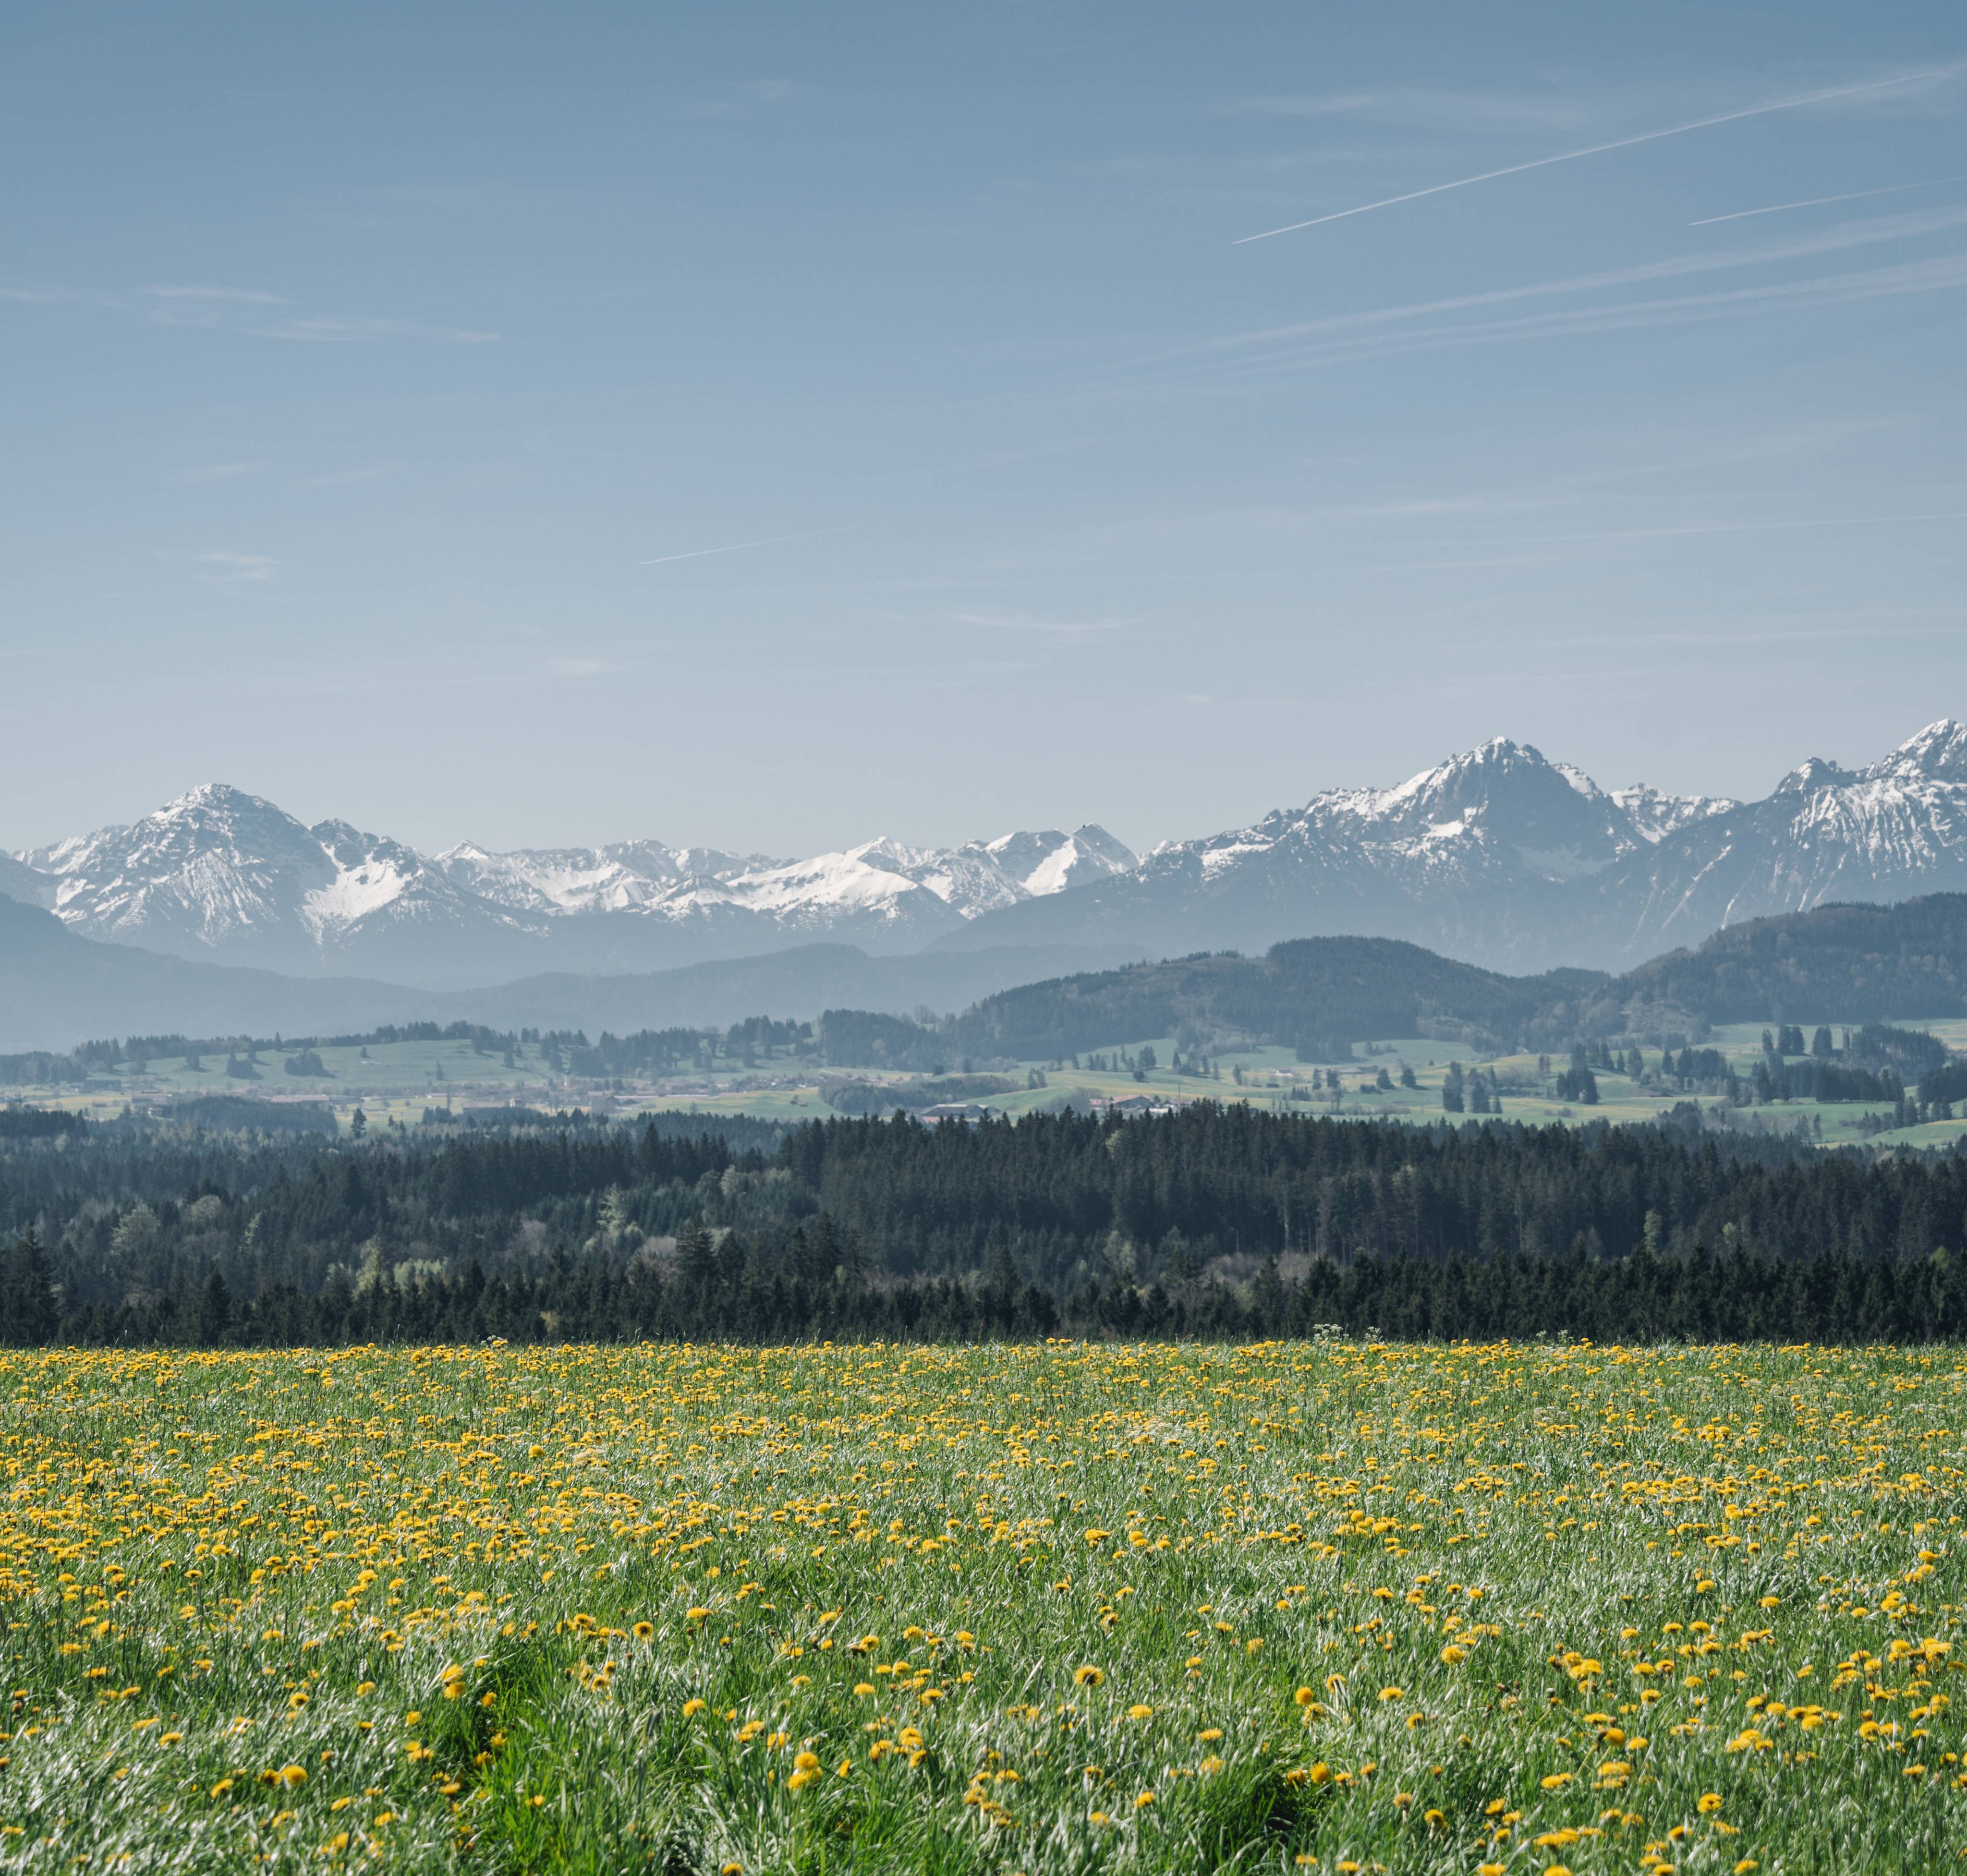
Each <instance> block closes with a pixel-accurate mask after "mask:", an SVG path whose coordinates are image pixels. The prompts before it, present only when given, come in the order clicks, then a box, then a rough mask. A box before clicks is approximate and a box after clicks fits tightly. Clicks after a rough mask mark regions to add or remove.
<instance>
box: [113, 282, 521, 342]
mask: <svg viewBox="0 0 1967 1876" xmlns="http://www.w3.org/2000/svg"><path fill="white" fill-rule="evenodd" d="M147 292H148V294H149V295H151V296H153V297H154V298H155V299H157V300H158V301H159V302H160V303H159V304H158V305H157V307H156V308H155V309H154V311H153V313H152V315H151V317H152V318H153V319H154V320H155V321H157V324H159V325H170V326H197V327H200V328H204V329H205V330H208V331H225V332H236V333H238V334H241V335H242V336H243V337H247V338H254V339H290V340H296V341H301V342H302V343H305V344H315V345H357V344H374V343H376V341H379V340H385V339H428V340H434V341H439V342H440V343H443V344H451V345H488V344H491V343H493V341H495V340H496V339H497V337H499V335H498V334H497V333H496V332H483V331H477V330H476V329H474V328H471V327H468V326H440V325H429V324H428V323H426V322H425V321H423V320H421V319H386V318H342V317H339V316H337V315H332V314H327V313H292V314H286V313H281V314H276V313H274V312H271V311H270V310H269V309H270V308H274V307H278V306H281V305H284V304H285V303H286V302H283V300H282V299H280V298H279V295H277V294H273V293H255V292H234V291H221V290H219V289H202V288H201V289H191V288H178V289H166V288H158V287H152V288H150V289H147Z"/></svg>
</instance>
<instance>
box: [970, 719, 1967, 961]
mask: <svg viewBox="0 0 1967 1876" xmlns="http://www.w3.org/2000/svg"><path fill="white" fill-rule="evenodd" d="M1959 890H1967V728H1963V727H1962V725H1960V724H1958V723H1956V722H1953V721H1952V720H1951V719H1948V720H1946V721H1943V722H1939V723H1936V724H1933V725H1931V726H1930V727H1929V728H1926V729H1923V730H1922V731H1920V732H1919V734H1918V735H1916V736H1914V737H1912V738H1910V739H1909V740H1908V741H1906V742H1904V743H1902V744H1901V745H1900V746H1899V747H1898V748H1896V749H1894V750H1893V751H1891V753H1890V754H1888V755H1886V756H1885V757H1881V759H1880V760H1878V761H1876V762H1874V763H1872V764H1870V765H1869V766H1868V767H1865V768H1863V769H1860V770H1856V771H1852V770H1845V769H1842V768H1839V767H1838V766H1837V765H1836V764H1834V763H1830V762H1827V761H1823V760H1820V759H1817V758H1813V759H1812V760H1810V761H1808V762H1806V763H1804V764H1802V765H1801V767H1798V768H1797V769H1795V770H1792V771H1791V773H1790V774H1789V775H1788V776H1786V777H1784V779H1783V780H1782V781H1781V783H1780V784H1779V785H1778V786H1777V788H1776V789H1775V791H1774V792H1773V793H1771V794H1770V795H1769V796H1767V797H1766V798H1765V799H1763V800H1761V801H1757V802H1737V801H1730V800H1723V799H1710V798H1707V797H1704V796H1684V795H1671V794H1666V793H1662V792H1661V791H1660V790H1659V789H1655V788H1652V787H1649V786H1633V787H1631V788H1623V789H1617V790H1613V791H1610V792H1608V791H1607V790H1605V789H1601V788H1600V787H1599V786H1598V785H1597V783H1595V782H1594V781H1593V780H1591V778H1590V777H1588V776H1587V775H1585V774H1584V773H1583V772H1582V771H1581V770H1578V769H1576V768H1574V767H1571V765H1570V764H1566V763H1554V762H1551V761H1549V760H1546V758H1545V757H1544V756H1543V755H1542V754H1540V753H1539V751H1537V750H1536V749H1533V748H1531V747H1528V746H1527V745H1525V744H1518V743H1514V742H1511V741H1508V740H1507V739H1505V738H1497V739H1496V740H1494V741H1490V742H1487V743H1484V744H1482V745H1481V747H1479V748H1477V749H1473V750H1471V751H1468V753H1467V754H1464V755H1459V756H1455V757H1451V758H1450V759H1449V760H1447V761H1445V762H1444V763H1442V764H1440V765H1439V767H1435V768H1432V769H1429V770H1424V771H1423V773H1420V774H1419V775H1416V776H1414V777H1412V778H1411V779H1410V780H1407V781H1405V782H1403V783H1400V785H1399V786H1397V787H1394V788H1387V789H1333V790H1330V791H1329V792H1327V793H1324V794H1321V795H1317V796H1313V799H1311V800H1310V802H1307V803H1306V805H1305V806H1303V808H1300V809H1288V810H1281V811H1279V812H1276V813H1274V814H1271V815H1267V816H1266V817H1265V819H1263V820H1261V821H1260V822H1258V823H1256V825H1254V826H1252V827H1248V828H1238V829H1235V830H1233V831H1229V832H1227V833H1223V834H1217V835H1210V836H1208V837H1207V838H1203V839H1201V840H1193V841H1179V842H1175V843H1173V844H1169V845H1167V846H1164V847H1160V848H1156V849H1155V851H1153V852H1152V853H1151V854H1148V857H1146V858H1145V860H1144V861H1142V864H1140V866H1139V867H1137V868H1135V870H1132V872H1129V873H1123V874H1118V875H1116V876H1115V877H1112V878H1110V879H1107V880H1099V881H1096V882H1094V883H1092V884H1090V885H1089V886H1085V887H1084V888H1082V889H1080V890H1076V891H1074V892H1071V893H1061V894H1058V895H1057V896H1055V897H1054V898H1051V899H1047V900H1045V901H1043V902H1029V903H1022V904H1019V905H1017V906H1011V907H1009V908H1007V909H1006V910H1005V911H1003V912H1000V913H996V914H995V915H993V916H991V917H990V918H987V919H978V920H977V921H975V922H974V923H973V924H971V925H970V926H968V927H967V928H965V929H964V930H963V931H962V932H958V933H955V934H953V935H951V936H950V937H948V938H945V939H943V940H941V941H939V942H941V943H943V944H993V945H1002V944H1087V943H1111V942H1118V941H1124V942H1126V943H1128V944H1132V945H1134V946H1136V947H1138V948H1139V949H1140V950H1141V951H1143V952H1144V953H1147V954H1154V953H1159V954H1161V955H1163V956H1167V955H1172V954H1181V953H1184V952H1187V951H1197V950H1202V949H1211V950H1215V949H1223V948H1234V949H1237V950H1241V951H1257V950H1261V948H1264V947H1265V946H1267V945H1269V944H1273V943H1274V942H1276V941H1277V940H1278V939H1280V938H1304V937H1317V936H1321V935H1339V934H1353V935H1361V936H1367V937H1384V938H1408V939H1411V940H1412V941H1413V942H1414V943H1416V944H1422V945H1425V946H1426V947H1428V948H1429V949H1431V950H1433V951H1441V952H1443V953H1445V954H1447V955H1449V956H1450V957H1458V958H1462V959H1465V960H1466V961H1468V962H1470V963H1472V964H1483V965H1486V966H1487V967H1489V968H1491V969H1492V970H1506V971H1513V972H1534V971H1539V970H1548V969H1551V968H1553V967H1558V966H1562V965H1584V966H1588V967H1594V968H1596V969H1600V970H1622V969H1625V968H1627V967H1630V966H1631V965H1633V964H1638V963H1640V962H1641V961H1643V960H1645V959H1646V958H1648V957H1654V956H1656V955H1657V954H1659V953H1660V952H1662V951H1668V950H1671V949H1672V948H1674V947H1675V946H1676V945H1681V944H1697V943H1698V942H1699V941H1701V939H1702V938H1705V937H1707V935H1709V934H1710V932H1714V931H1716V930H1717V929H1718V928H1720V927H1721V926H1723V925H1736V924H1739V923H1741V922H1743V920H1745V919H1755V918H1761V917H1763V916H1765V915H1770V914H1773V913H1776V912H1798V911H1805V910H1807V909H1810V907H1812V906H1818V905H1821V904H1823V903H1825V902H1827V901H1830V900H1837V899H1843V900H1860V899H1869V900H1881V901H1889V900H1893V899H1906V898H1910V897H1911V896H1914V895H1915V894H1917V893H1931V892H1945V891H1959Z"/></svg>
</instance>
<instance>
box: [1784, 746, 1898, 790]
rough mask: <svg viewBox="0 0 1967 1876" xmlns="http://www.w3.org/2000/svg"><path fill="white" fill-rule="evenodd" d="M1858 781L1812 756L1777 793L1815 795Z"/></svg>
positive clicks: (1787, 777)
mask: <svg viewBox="0 0 1967 1876" xmlns="http://www.w3.org/2000/svg"><path fill="white" fill-rule="evenodd" d="M1890 759H1891V758H1890V757H1888V758H1887V760H1890ZM1857 779H1858V778H1857V777H1856V776H1855V775H1853V774H1852V773H1851V771H1850V770H1849V769H1840V768H1839V767H1838V766H1837V764H1836V763H1834V762H1830V761H1827V760H1825V758H1824V757H1822V756H1812V757H1810V760H1808V761H1807V762H1799V763H1798V764H1797V765H1796V767H1794V768H1793V769H1791V770H1790V772H1789V773H1788V774H1787V775H1785V777H1783V778H1782V780H1781V781H1780V782H1778V783H1777V784H1776V787H1775V792H1776V793H1777V794H1778V795H1814V794H1817V793H1819V792H1820V791H1821V790H1822V789H1827V788H1847V787H1849V786H1850V784H1851V783H1853V782H1855V781H1856V780H1857Z"/></svg>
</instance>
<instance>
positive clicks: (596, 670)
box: [547, 658, 622, 677]
mask: <svg viewBox="0 0 1967 1876" xmlns="http://www.w3.org/2000/svg"><path fill="white" fill-rule="evenodd" d="M621 669H622V667H621V666H620V665H619V664H616V663H615V661H614V660H612V658H555V659H554V660H553V661H552V663H551V664H549V665H548V666H547V670H550V671H551V672H552V673H553V674H554V676H556V677H612V676H615V673H618V672H619V670H621Z"/></svg>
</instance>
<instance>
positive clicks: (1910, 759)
mask: <svg viewBox="0 0 1967 1876" xmlns="http://www.w3.org/2000/svg"><path fill="white" fill-rule="evenodd" d="M1916 775H1923V776H1924V777H1927V779H1928V780H1930V781H1935V782H1967V724H1962V723H1960V722H1956V720H1955V719H1954V718H1952V717H1950V716H1943V717H1942V718H1940V721H1939V722H1937V723H1929V724H1928V725H1927V726H1926V728H1924V729H1923V730H1921V731H1920V732H1919V734H1918V735H1917V736H1908V737H1907V738H1906V739H1905V741H1904V742H1902V743H1901V744H1899V746H1898V748H1896V749H1894V750H1893V751H1891V754H1888V755H1886V756H1883V757H1880V758H1879V760H1878V761H1876V762H1875V763H1873V764H1872V766H1871V767H1869V768H1868V769H1867V770H1865V776H1866V777H1867V779H1872V778H1876V777H1886V776H1904V777H1910V776H1916Z"/></svg>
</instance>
